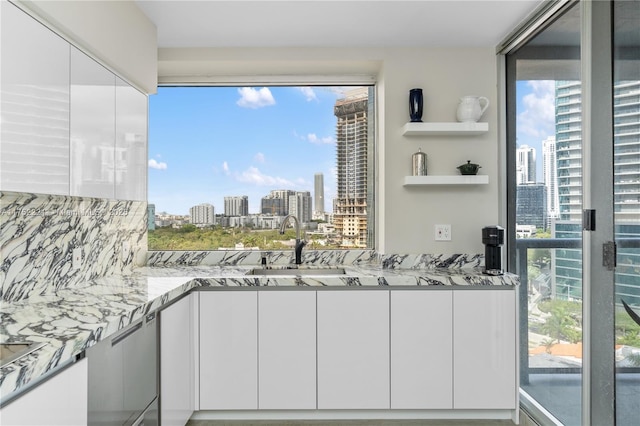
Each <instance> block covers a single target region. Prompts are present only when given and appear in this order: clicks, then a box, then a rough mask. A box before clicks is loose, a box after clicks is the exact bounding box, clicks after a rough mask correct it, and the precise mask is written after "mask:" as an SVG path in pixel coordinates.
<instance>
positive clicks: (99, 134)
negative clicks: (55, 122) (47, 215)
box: [70, 48, 116, 198]
mask: <svg viewBox="0 0 640 426" xmlns="http://www.w3.org/2000/svg"><path fill="white" fill-rule="evenodd" d="M115 96H116V90H115V76H114V75H113V74H112V73H111V72H109V71H108V70H107V69H105V68H104V67H103V66H102V65H100V64H98V63H97V62H96V61H94V60H93V59H91V58H89V57H88V56H87V55H85V54H84V53H82V52H80V51H79V50H78V49H76V48H71V150H70V151H71V194H70V195H75V196H85V197H96V198H114V197H115V190H114V184H115V128H116V124H115V123H116V111H115Z"/></svg>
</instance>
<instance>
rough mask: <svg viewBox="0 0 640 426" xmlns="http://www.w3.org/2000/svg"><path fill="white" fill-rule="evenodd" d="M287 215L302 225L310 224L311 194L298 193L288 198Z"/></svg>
mask: <svg viewBox="0 0 640 426" xmlns="http://www.w3.org/2000/svg"><path fill="white" fill-rule="evenodd" d="M289 214H292V215H294V216H296V217H297V218H298V220H299V221H300V222H302V223H309V222H311V193H310V192H309V191H298V192H295V193H294V194H293V195H290V196H289Z"/></svg>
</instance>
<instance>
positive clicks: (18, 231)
mask: <svg viewBox="0 0 640 426" xmlns="http://www.w3.org/2000/svg"><path fill="white" fill-rule="evenodd" d="M126 245H128V246H129V250H123V246H126ZM76 248H79V249H80V251H81V253H82V260H81V261H80V262H79V263H80V265H79V267H78V269H73V262H72V259H73V251H74V249H76ZM146 251H147V203H146V202H141V201H119V200H105V199H98V198H82V197H70V196H57V195H42V194H30V193H16V192H1V193H0V282H1V284H2V287H1V288H0V291H1V293H0V300H3V301H18V300H22V299H26V298H28V297H29V296H30V295H34V294H48V293H54V292H56V291H57V290H59V289H63V288H68V287H72V286H74V285H76V284H79V283H83V282H86V281H87V280H90V279H95V278H99V277H104V276H109V275H113V274H127V273H130V272H131V270H132V268H133V266H134V265H142V264H144V261H145V259H146V257H145V256H146Z"/></svg>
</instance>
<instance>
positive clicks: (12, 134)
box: [0, 1, 148, 201]
mask: <svg viewBox="0 0 640 426" xmlns="http://www.w3.org/2000/svg"><path fill="white" fill-rule="evenodd" d="M0 7H2V25H1V26H0V28H1V31H2V37H1V40H2V46H1V48H2V49H1V50H2V70H1V71H2V72H1V75H2V80H1V85H0V102H1V103H0V113H1V120H2V126H1V131H0V133H1V134H0V190H2V191H16V192H31V193H42V194H56V195H74V196H87V197H98V198H115V197H117V198H119V199H126V200H137V201H144V200H145V199H146V182H147V179H146V173H147V160H146V157H147V103H148V102H147V96H146V95H145V94H143V93H140V92H138V91H137V90H136V89H134V88H133V87H131V86H130V85H128V84H127V83H126V82H124V81H123V80H121V79H119V78H117V77H116V76H115V75H114V74H113V73H111V72H110V71H109V70H107V69H106V68H104V67H103V66H102V65H100V64H98V63H97V62H96V61H94V60H93V59H91V58H90V57H89V56H87V55H85V54H84V53H83V52H81V51H80V50H78V49H76V48H75V47H73V46H71V45H70V44H69V43H68V42H66V41H65V40H63V39H62V38H61V37H59V36H58V35H57V34H55V33H54V32H52V31H50V30H49V29H48V28H46V27H45V26H43V25H42V24H40V23H39V22H37V21H36V20H35V19H33V18H31V17H30V16H29V15H28V14H26V13H25V12H23V11H22V10H20V9H18V8H17V7H16V6H14V5H12V4H11V3H9V2H6V1H3V2H0ZM116 80H117V82H116Z"/></svg>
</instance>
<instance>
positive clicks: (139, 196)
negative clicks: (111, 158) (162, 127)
mask: <svg viewBox="0 0 640 426" xmlns="http://www.w3.org/2000/svg"><path fill="white" fill-rule="evenodd" d="M147 104H148V102H147V96H146V95H145V94H144V93H141V92H139V91H138V90H136V89H135V88H134V87H132V86H130V85H129V84H127V83H126V82H124V81H123V80H122V79H120V78H117V77H116V106H115V111H116V147H115V182H116V186H115V191H116V192H115V198H117V199H118V200H135V201H144V200H146V196H147Z"/></svg>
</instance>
